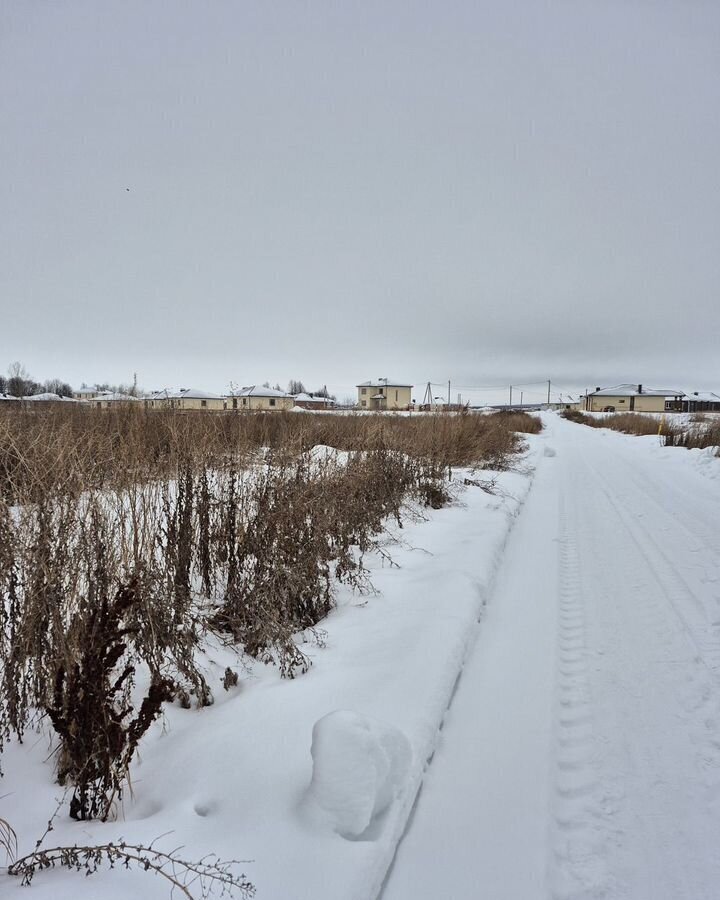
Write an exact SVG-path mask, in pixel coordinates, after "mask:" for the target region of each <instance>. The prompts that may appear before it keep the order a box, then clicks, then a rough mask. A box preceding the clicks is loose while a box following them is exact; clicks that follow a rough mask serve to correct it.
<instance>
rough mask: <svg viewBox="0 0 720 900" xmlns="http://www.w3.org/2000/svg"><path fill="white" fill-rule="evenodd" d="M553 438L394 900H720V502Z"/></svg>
mask: <svg viewBox="0 0 720 900" xmlns="http://www.w3.org/2000/svg"><path fill="white" fill-rule="evenodd" d="M546 425H547V427H546V432H545V440H546V442H547V445H548V448H549V455H546V456H545V457H544V458H543V459H542V460H541V463H540V465H539V467H538V471H537V475H536V478H535V483H534V485H533V488H532V490H531V492H530V495H529V497H528V499H527V501H526V504H525V508H524V510H523V513H522V515H521V517H520V519H519V521H518V523H517V525H516V527H515V529H514V531H513V533H512V535H511V538H510V541H509V544H508V546H507V551H506V553H505V556H504V560H503V564H502V567H501V570H500V573H499V576H498V580H497V584H496V589H495V592H494V596H493V597H492V599H491V602H490V603H489V605H488V608H487V611H486V615H485V619H484V622H483V625H482V627H481V628H480V631H479V637H478V641H477V644H476V646H475V649H474V651H473V653H472V655H471V657H470V659H469V661H468V663H467V664H466V666H465V669H464V672H463V675H462V678H461V680H460V682H459V688H458V691H457V694H456V696H455V698H454V701H453V704H452V706H451V708H450V710H449V712H448V714H447V717H446V721H445V724H444V728H443V733H442V738H441V740H440V743H439V746H438V749H437V752H436V753H435V756H434V758H433V761H432V763H431V764H430V766H429V768H428V771H427V773H426V776H425V779H424V784H423V788H422V791H421V793H420V795H419V799H418V802H417V805H416V808H415V811H414V814H413V816H412V819H411V821H410V823H409V825H408V828H407V830H406V834H405V837H404V839H403V841H402V843H401V844H400V847H399V850H398V853H397V856H396V859H395V863H394V866H393V868H392V870H391V872H390V875H389V877H388V879H387V882H386V885H385V889H384V891H383V894H382V897H383V900H424V898H431V897H432V898H438V897H442V898H444V900H471V898H472V900H475V898H488V900H536V898H547V897H552V898H567V900H576V898H577V900H580V898H605V897H607V898H610V897H612V898H627V900H710V898H718V897H720V852H718V838H719V837H720V703H719V702H718V701H719V699H720V683H719V678H720V528H719V527H718V526H720V484H718V482H717V481H713V480H711V479H708V478H705V477H703V475H702V474H700V473H699V471H698V470H697V468H693V466H692V465H689V462H690V458H689V456H688V454H687V453H685V452H684V451H673V452H667V451H661V450H659V448H657V447H656V446H654V443H656V442H655V441H654V439H652V438H650V439H648V438H631V437H627V436H625V435H619V434H616V433H613V432H607V431H597V430H594V429H589V428H585V427H583V426H578V425H574V424H572V423H569V422H566V421H564V420H561V419H559V418H557V417H554V416H548V417H546ZM552 450H555V451H556V454H555V455H554V456H553V455H552Z"/></svg>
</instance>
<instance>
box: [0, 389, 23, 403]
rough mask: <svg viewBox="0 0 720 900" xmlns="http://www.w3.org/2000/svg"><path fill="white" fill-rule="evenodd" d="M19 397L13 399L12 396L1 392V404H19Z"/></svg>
mask: <svg viewBox="0 0 720 900" xmlns="http://www.w3.org/2000/svg"><path fill="white" fill-rule="evenodd" d="M19 400H20V398H19V397H13V395H12V394H3V393H1V392H0V403H6V402H7V403H18V402H19Z"/></svg>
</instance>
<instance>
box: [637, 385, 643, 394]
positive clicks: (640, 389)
mask: <svg viewBox="0 0 720 900" xmlns="http://www.w3.org/2000/svg"><path fill="white" fill-rule="evenodd" d="M638 394H642V385H641V384H639V385H638Z"/></svg>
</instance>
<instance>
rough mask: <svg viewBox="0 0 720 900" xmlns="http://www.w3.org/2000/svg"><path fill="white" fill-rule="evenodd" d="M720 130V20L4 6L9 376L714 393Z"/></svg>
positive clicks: (236, 3)
mask: <svg viewBox="0 0 720 900" xmlns="http://www.w3.org/2000/svg"><path fill="white" fill-rule="evenodd" d="M719 117H720V3H718V2H717V0H706V2H704V0H675V2H672V0H594V2H590V0H567V2H564V0H523V2H510V0H493V2H489V0H487V2H481V0H476V2H452V0H443V2H440V0H438V2H420V0H416V2H409V0H407V2H398V0H378V2H375V0H371V2H363V3H357V2H299V0H297V2H272V3H271V2H267V0H258V2H254V0H242V2H241V0H233V2H223V0H202V2H199V0H84V2H79V0H66V2H63V0H57V2H53V3H49V2H38V0H4V2H3V3H2V4H0V136H1V142H0V173H1V177H0V208H1V209H2V221H1V222H0V263H1V265H0V368H3V369H4V368H5V367H6V366H7V365H8V364H9V363H10V362H12V361H13V360H15V359H18V360H21V361H22V362H24V363H25V365H26V367H27V368H28V369H29V370H30V371H31V373H32V374H33V375H34V377H36V378H38V379H45V378H48V377H51V376H58V377H62V378H65V379H67V380H69V381H71V382H72V383H74V384H76V385H79V383H80V382H81V381H86V382H94V381H95V380H98V379H102V380H110V381H121V380H122V381H131V380H132V373H133V372H134V371H136V372H137V373H138V379H139V381H140V384H141V385H143V386H144V387H147V388H156V387H161V386H166V385H167V386H194V387H200V388H207V389H208V390H214V391H217V392H221V391H224V390H226V389H227V388H228V385H229V383H230V382H234V383H235V384H251V383H256V382H257V383H260V382H262V381H264V380H265V379H270V380H271V381H272V382H275V381H276V380H279V381H280V382H281V383H282V384H283V386H285V384H286V382H287V380H288V379H289V378H291V377H292V378H302V379H303V380H304V381H305V382H306V384H307V386H308V387H309V388H315V387H317V386H319V385H320V384H322V383H324V382H327V384H328V386H329V387H331V388H333V389H334V390H336V391H337V392H338V393H340V394H341V395H345V394H347V393H349V392H350V391H351V390H352V386H353V385H354V384H356V383H357V382H358V381H362V380H365V379H367V378H375V377H377V376H390V377H391V378H396V379H399V380H403V381H406V380H407V381H411V382H413V383H415V384H417V385H419V387H418V389H417V390H416V393H417V394H418V399H421V395H422V388H423V386H424V382H426V381H428V380H432V381H436V382H444V381H446V380H447V379H448V378H451V379H452V380H453V384H454V385H457V386H458V387H457V389H456V388H455V387H453V396H455V394H456V390H458V389H461V388H469V387H476V386H485V385H496V384H497V385H504V384H509V383H511V382H514V383H520V382H534V381H538V380H541V379H545V378H552V379H553V381H554V383H555V384H557V385H558V389H559V390H562V389H564V390H567V389H572V388H584V387H586V386H591V387H594V386H595V385H607V384H614V383H617V382H620V381H642V382H644V383H645V384H647V385H649V386H655V387H675V386H676V385H677V386H679V387H681V388H686V389H688V390H690V389H697V388H710V389H713V388H714V389H718V388H720V365H719V362H720V359H719V357H720V354H719V352H718V350H719V347H720V302H719V299H720V298H719V296H718V293H719V292H718V284H719V283H720V123H719ZM533 390H538V391H542V390H543V389H542V387H541V386H540V387H538V388H532V387H528V388H527V391H528V392H532V391H533ZM463 395H464V396H474V397H475V398H478V397H479V396H481V395H480V394H478V393H476V394H475V395H472V394H471V393H470V391H468V390H463ZM482 396H485V395H482ZM528 396H529V395H528Z"/></svg>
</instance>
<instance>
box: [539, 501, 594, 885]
mask: <svg viewBox="0 0 720 900" xmlns="http://www.w3.org/2000/svg"><path fill="white" fill-rule="evenodd" d="M565 502H566V501H565V498H564V496H562V495H561V498H560V537H559V541H560V551H559V556H560V567H559V568H560V572H559V612H558V638H557V663H556V665H557V686H556V694H557V697H556V724H555V757H554V768H555V771H554V773H553V780H554V797H553V810H552V818H551V825H550V828H551V835H550V847H551V853H552V857H551V861H550V866H549V873H548V874H549V888H550V893H551V896H552V897H553V898H554V900H584V898H591V897H592V898H600V897H605V896H606V887H607V885H608V872H607V865H606V861H605V856H606V851H605V845H606V842H607V836H606V835H605V834H604V832H603V829H602V828H598V796H597V795H598V792H599V789H600V785H599V781H598V772H597V767H596V766H595V765H594V747H595V727H594V716H593V710H592V697H591V693H590V685H589V681H588V673H587V642H586V626H585V611H584V607H583V602H582V591H581V577H580V560H579V554H578V548H577V543H576V540H575V537H574V535H573V533H572V532H571V530H570V528H569V526H568V516H567V511H566V507H565Z"/></svg>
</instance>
